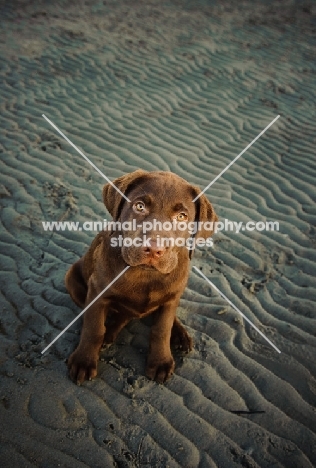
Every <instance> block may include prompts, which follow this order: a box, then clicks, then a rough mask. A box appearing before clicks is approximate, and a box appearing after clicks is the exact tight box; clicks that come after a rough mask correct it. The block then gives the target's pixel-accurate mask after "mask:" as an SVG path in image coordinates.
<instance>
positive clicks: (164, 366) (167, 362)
mask: <svg viewBox="0 0 316 468" xmlns="http://www.w3.org/2000/svg"><path fill="white" fill-rule="evenodd" d="M174 366H175V364H174V360H173V358H172V356H171V357H170V358H168V359H163V360H162V359H160V360H159V359H151V358H149V359H148V362H147V367H146V376H147V377H148V378H149V379H151V380H156V382H158V383H164V382H165V381H166V380H168V379H169V377H171V376H172V374H173V371H174Z"/></svg>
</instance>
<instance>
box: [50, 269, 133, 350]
mask: <svg viewBox="0 0 316 468" xmlns="http://www.w3.org/2000/svg"><path fill="white" fill-rule="evenodd" d="M129 268H130V266H129V265H128V266H127V267H125V268H124V270H123V271H121V273H119V274H118V275H117V277H116V278H114V280H113V281H111V283H110V284H108V285H107V286H106V287H105V288H104V289H103V291H101V292H100V294H98V295H97V297H95V298H94V299H93V301H91V302H90V304H89V305H87V307H86V308H85V309H83V310H82V311H81V312H80V314H79V315H77V317H76V318H75V319H73V321H72V322H70V323H69V324H68V325H67V327H66V328H64V329H63V331H62V332H60V333H59V335H57V336H56V338H54V339H53V341H52V342H51V343H49V345H48V346H46V348H45V349H43V351H42V352H41V354H44V353H45V351H47V350H48V348H50V347H51V345H52V344H53V343H55V341H57V340H58V338H60V337H61V335H63V334H64V333H65V331H66V330H68V328H69V327H71V325H72V324H73V323H75V322H76V321H77V320H78V318H79V317H81V315H83V314H84V313H85V311H86V310H88V309H89V307H90V306H92V304H94V303H95V301H97V300H98V299H99V297H101V296H102V294H104V293H105V291H107V290H108V289H109V288H110V287H111V286H112V284H114V283H115V281H117V280H118V279H119V277H120V276H122V275H123V274H124V273H125V271H126V270H128V269H129Z"/></svg>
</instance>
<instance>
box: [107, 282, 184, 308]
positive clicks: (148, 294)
mask: <svg viewBox="0 0 316 468" xmlns="http://www.w3.org/2000/svg"><path fill="white" fill-rule="evenodd" d="M175 296H176V293H175V292H174V291H171V290H170V289H168V288H166V286H165V285H158V284H157V285H148V284H144V283H142V284H134V285H131V287H130V288H129V287H128V285H127V287H126V290H125V291H124V293H123V294H122V292H121V294H119V295H118V296H116V297H115V298H114V300H115V302H117V303H119V304H120V306H121V308H124V309H127V310H129V311H130V312H132V313H133V315H144V314H146V313H149V312H151V311H153V310H155V309H157V308H158V307H160V306H162V305H163V304H165V303H166V302H168V301H170V300H172V299H174V298H175Z"/></svg>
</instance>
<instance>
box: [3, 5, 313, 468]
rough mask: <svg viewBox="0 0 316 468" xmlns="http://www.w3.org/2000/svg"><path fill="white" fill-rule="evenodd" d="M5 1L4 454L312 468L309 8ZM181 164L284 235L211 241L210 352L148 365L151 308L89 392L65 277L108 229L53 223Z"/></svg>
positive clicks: (199, 347) (223, 200)
mask: <svg viewBox="0 0 316 468" xmlns="http://www.w3.org/2000/svg"><path fill="white" fill-rule="evenodd" d="M233 3H234V2H227V1H224V2H215V1H205V2H202V1H176V0H171V1H169V2H167V1H158V0H152V1H137V2H135V1H121V0H119V1H106V2H97V1H93V0H92V1H88V2H83V1H80V2H60V1H58V2H52V3H49V2H45V1H42V2H39V1H37V2H35V1H33V2H27V1H22V0H20V1H16V2H12V4H9V2H2V3H1V6H0V18H1V20H0V21H1V28H0V37H1V45H0V52H1V57H2V58H1V70H0V79H1V104H0V105H1V140H0V152H1V155H0V156H1V171H0V202H1V218H0V220H1V230H0V255H1V272H0V273H1V310H2V312H1V317H0V333H1V339H0V344H1V347H0V362H1V381H0V382H1V383H0V398H1V400H0V401H1V403H2V404H1V405H0V411H1V414H0V426H1V427H2V430H1V434H0V440H1V441H2V442H1V448H0V459H1V466H2V467H5V468H6V467H10V468H11V467H35V466H36V467H43V468H44V467H45V468H46V467H56V466H62V467H76V468H77V467H93V468H97V467H100V468H101V467H102V468H104V467H106V468H107V467H111V466H116V467H120V468H122V467H143V466H152V467H159V468H165V467H170V468H171V467H172V468H174V467H183V468H208V467H210V468H213V467H214V468H215V467H220V468H226V467H227V468H234V467H236V468H237V467H240V466H242V467H246V468H250V467H251V468H254V467H264V468H270V467H278V468H281V467H284V468H292V467H293V468H312V467H313V466H315V465H316V436H315V429H316V413H315V401H316V380H315V373H316V372H315V371H316V369H315V346H316V311H315V300H316V287H315V257H316V255H315V245H316V244H315V242H316V230H315V221H316V216H315V215H316V209H315V180H316V179H315V176H316V158H315V143H316V139H315V134H316V133H315V131H316V124H315V104H316V99H315V85H316V80H315V72H316V54H315V50H316V48H315V45H316V44H315V42H316V16H315V12H316V11H315V5H314V6H312V3H311V2H310V3H309V2H298V1H294V0H293V1H287V0H284V1H280V2H270V1H269V2H264V1H261V2H259V1H250V0H245V1H244V2H238V3H237V2H236V6H234V5H233ZM43 113H44V114H45V115H46V116H47V117H48V118H49V119H51V120H52V121H53V122H54V123H55V124H56V125H57V126H58V127H59V128H60V129H61V130H62V131H63V132H64V133H65V134H66V135H67V136H68V137H69V138H70V139H71V140H72V141H73V142H74V144H75V145H77V146H78V147H79V148H80V149H81V150H82V151H83V152H84V153H85V154H86V155H87V156H88V157H89V158H90V159H91V160H92V161H93V162H94V163H95V164H96V165H97V166H98V167H99V168H100V169H101V170H102V171H103V172H104V173H105V174H106V175H107V176H108V177H109V178H110V179H111V180H113V179H115V178H116V177H118V176H120V175H122V174H124V173H127V172H130V171H132V170H135V169H137V168H143V169H146V170H157V169H159V170H171V171H173V172H175V173H177V174H178V175H180V176H181V177H184V178H185V179H187V180H189V181H191V182H192V183H193V184H195V185H199V186H200V187H201V189H203V188H204V187H206V186H207V185H208V184H209V182H210V181H211V180H212V179H214V177H216V176H217V175H218V174H219V173H220V172H221V171H222V170H223V169H224V168H225V167H226V165H227V164H229V162H230V161H232V159H234V157H235V156H236V155H237V154H239V153H240V152H241V151H242V150H243V149H244V148H245V147H246V146H247V145H248V144H249V143H250V142H251V141H252V140H253V139H254V138H255V137H256V136H257V135H258V134H259V133H260V132H261V131H262V130H263V129H264V128H265V127H266V126H267V125H268V124H269V123H270V122H271V121H272V120H273V119H274V118H275V117H276V116H277V115H278V114H280V116H281V117H280V118H279V120H278V121H277V122H276V123H275V124H274V125H273V126H272V127H271V128H270V129H269V130H267V132H266V133H265V134H264V135H263V136H262V137H261V138H260V139H259V140H258V141H257V142H256V143H255V144H254V145H253V146H252V147H251V148H250V149H249V150H248V151H247V152H246V153H245V154H244V155H243V156H242V157H241V158H240V159H239V160H238V162H236V163H235V164H234V165H233V166H232V167H231V168H230V169H229V170H228V171H227V172H226V173H225V174H224V175H223V176H222V177H221V178H220V179H219V180H218V181H217V182H216V183H215V184H214V185H213V186H212V187H211V188H210V189H209V190H207V192H206V194H207V196H208V197H209V199H210V200H211V201H212V203H213V205H214V207H215V209H216V211H217V213H218V215H219V217H220V219H224V218H229V219H230V220H233V221H244V222H247V221H248V220H254V221H269V220H272V221H274V220H276V221H279V223H280V231H279V232H264V231H263V232H246V231H243V232H241V233H239V234H236V233H233V232H225V233H218V234H217V235H216V236H214V247H213V248H212V249H201V250H199V251H197V252H196V254H195V257H194V259H193V265H196V266H197V267H198V268H201V269H202V272H203V273H204V274H205V275H206V276H207V277H209V278H210V279H211V280H212V281H213V282H214V283H215V284H216V285H217V286H218V287H219V288H220V289H221V291H223V293H224V294H225V295H226V296H227V297H229V299H230V300H231V301H232V302H233V303H234V304H236V306H237V307H239V308H240V310H241V311H242V312H243V313H244V314H245V315H247V317H248V318H249V319H250V320H251V321H252V322H253V323H255V324H256V326H257V327H258V328H259V329H260V330H261V331H262V332H263V333H264V334H265V335H266V336H267V337H268V338H269V339H270V340H271V341H273V343H275V345H276V346H277V347H278V348H280V350H281V354H278V353H277V352H276V351H275V350H274V349H273V348H272V347H270V346H269V345H268V344H267V343H266V342H265V341H264V340H263V339H262V337H260V335H259V334H258V333H257V332H255V331H254V330H253V329H252V328H251V327H250V326H249V325H248V324H245V323H243V321H242V319H241V318H240V317H239V315H238V314H237V313H236V312H235V311H234V310H233V309H232V308H230V307H229V305H228V304H227V303H226V302H225V301H224V300H223V299H221V298H220V297H219V295H218V294H217V293H216V292H214V291H212V290H211V288H210V286H209V285H208V284H207V283H206V281H205V280H204V279H203V278H201V277H200V276H199V275H198V274H197V273H196V272H195V271H194V270H192V272H191V275H190V280H189V284H188V287H187V289H186V291H185V293H184V295H183V298H182V301H181V305H180V307H179V311H178V315H179V317H180V318H181V319H182V320H183V322H184V323H185V325H186V326H187V327H188V329H189V331H190V333H191V334H192V336H193V337H194V342H195V347H194V351H193V352H192V353H191V354H190V355H188V356H185V357H182V356H177V357H176V359H177V368H176V373H175V375H174V377H173V378H172V379H171V380H170V381H169V382H168V383H167V384H166V385H165V386H159V385H157V384H156V383H153V382H150V381H148V380H147V379H146V378H145V377H144V369H145V359H146V349H147V347H148V340H147V338H148V331H149V325H148V323H147V322H145V323H142V322H135V323H133V324H132V325H130V326H129V327H128V328H127V329H126V330H124V331H123V332H122V334H121V335H120V337H119V339H118V342H117V343H116V344H115V345H113V346H112V347H111V348H110V349H109V350H107V351H106V352H104V353H102V356H101V357H102V362H100V363H99V376H98V378H97V379H96V380H95V381H93V382H89V383H86V384H84V385H83V386H81V387H77V386H75V385H74V384H73V383H72V382H71V381H70V380H69V378H68V375H67V370H66V365H65V362H64V361H65V359H66V358H67V357H68V355H69V354H70V352H71V351H72V350H73V349H74V347H75V346H76V344H77V343H78V339H79V337H78V334H79V330H80V326H81V323H80V321H78V322H77V323H76V325H73V326H72V327H71V329H70V330H69V331H68V332H66V333H65V334H64V335H63V336H62V337H61V338H60V339H59V340H58V341H57V342H56V343H55V344H54V345H53V346H52V347H51V348H50V349H49V351H48V352H47V353H45V354H44V355H41V350H42V349H43V348H44V347H45V346H46V345H47V344H48V343H49V342H50V341H51V340H52V339H53V338H54V337H55V336H56V335H57V334H58V333H59V332H60V331H61V330H62V329H63V328H64V327H66V325H67V324H68V323H69V322H70V321H71V320H72V319H73V318H74V317H75V316H76V315H77V314H78V313H79V312H80V310H79V309H78V308H77V307H76V306H75V305H74V304H73V303H72V301H71V299H70V297H69V295H68V294H67V292H66V289H65V286H64V275H65V272H66V270H67V269H68V267H69V265H71V264H72V263H73V262H74V261H75V260H77V259H78V258H79V257H80V256H81V255H82V254H83V253H84V252H85V251H86V249H87V247H88V245H89V244H90V243H91V241H92V239H93V237H94V236H95V233H92V232H84V231H82V232H50V233H49V232H45V231H44V230H43V228H42V224H41V223H42V221H51V220H67V221H80V222H83V221H84V220H99V219H103V218H109V215H108V213H107V212H106V210H105V207H104V206H103V204H102V200H101V190H102V186H103V184H104V180H103V179H102V178H101V177H100V176H99V174H98V173H97V172H95V171H94V170H93V169H92V168H91V167H90V166H89V165H88V164H87V163H86V162H85V161H84V160H83V158H82V157H81V156H80V155H79V154H78V153H77V152H76V151H75V150H74V149H73V148H72V147H71V146H70V145H69V144H68V143H67V142H66V141H65V140H63V139H62V138H61V137H60V136H59V135H58V133H57V132H56V131H55V130H54V129H53V128H52V127H51V126H50V125H49V124H48V123H47V122H46V121H45V120H44V119H43V117H42V114H43Z"/></svg>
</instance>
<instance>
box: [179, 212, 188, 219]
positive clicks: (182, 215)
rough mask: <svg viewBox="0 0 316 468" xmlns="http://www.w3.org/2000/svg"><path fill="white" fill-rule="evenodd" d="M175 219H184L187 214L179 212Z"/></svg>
mask: <svg viewBox="0 0 316 468" xmlns="http://www.w3.org/2000/svg"><path fill="white" fill-rule="evenodd" d="M176 219H177V221H186V220H187V219H188V215H187V214H185V213H179V214H178V215H177V218H176Z"/></svg>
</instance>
